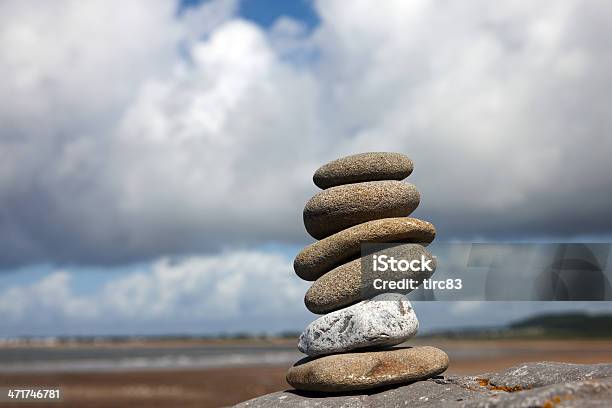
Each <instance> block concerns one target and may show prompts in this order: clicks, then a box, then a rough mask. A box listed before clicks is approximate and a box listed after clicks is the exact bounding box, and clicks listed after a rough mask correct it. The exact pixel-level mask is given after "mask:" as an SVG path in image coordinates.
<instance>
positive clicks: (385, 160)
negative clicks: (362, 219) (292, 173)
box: [312, 152, 413, 188]
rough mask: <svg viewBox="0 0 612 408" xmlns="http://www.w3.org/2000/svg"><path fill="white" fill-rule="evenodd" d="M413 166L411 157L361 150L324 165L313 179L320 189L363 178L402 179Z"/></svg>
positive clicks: (358, 181)
mask: <svg viewBox="0 0 612 408" xmlns="http://www.w3.org/2000/svg"><path fill="white" fill-rule="evenodd" d="M412 169H413V164H412V160H410V159H409V158H408V157H407V156H405V155H403V154H400V153H389V152H372V153H360V154H354V155H351V156H346V157H342V158H340V159H337V160H334V161H332V162H329V163H327V164H325V165H323V166H321V167H320V168H319V169H318V170H317V171H316V172H315V174H314V176H313V177H312V180H313V181H314V183H315V184H316V185H317V186H318V187H321V188H329V187H334V186H338V185H341V184H349V183H360V182H363V181H375V180H403V179H405V178H406V177H408V176H409V175H410V173H412Z"/></svg>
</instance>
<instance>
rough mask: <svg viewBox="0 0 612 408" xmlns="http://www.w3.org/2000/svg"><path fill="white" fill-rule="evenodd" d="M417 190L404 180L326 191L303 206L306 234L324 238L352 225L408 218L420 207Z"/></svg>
mask: <svg viewBox="0 0 612 408" xmlns="http://www.w3.org/2000/svg"><path fill="white" fill-rule="evenodd" d="M419 200H420V196H419V192H418V191H417V189H416V187H415V186H413V185H412V184H409V183H404V182H401V181H393V180H385V181H368V182H365V183H355V184H346V185H342V186H337V187H332V188H329V189H327V190H323V191H321V192H320V193H318V194H317V195H315V196H314V197H312V198H311V199H310V200H309V201H308V203H306V206H305V207H304V225H305V227H306V231H308V233H309V234H310V235H311V236H312V237H313V238H316V239H323V238H325V237H327V236H329V235H332V234H334V233H336V232H338V231H342V230H344V229H346V228H349V227H352V226H353V225H357V224H361V223H364V222H367V221H372V220H377V219H381V218H393V217H403V216H407V215H409V214H410V213H411V212H412V211H414V210H415V209H416V208H417V206H418V205H419Z"/></svg>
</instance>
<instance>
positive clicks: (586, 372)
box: [236, 362, 612, 408]
mask: <svg viewBox="0 0 612 408" xmlns="http://www.w3.org/2000/svg"><path fill="white" fill-rule="evenodd" d="M236 406H237V407H250V408H253V407H261V408H264V407H266V408H267V407H300V408H309V407H321V408H323V407H330V408H333V407H338V408H339V407H342V408H352V407H355V408H361V407H364V408H365V407H389V408H390V407H451V408H452V407H457V408H459V407H465V408H477V407H481V408H485V407H486V408H494V407H495V408H499V407H503V408H511V407H512V408H514V407H521V408H522V407H524V408H527V407H543V408H552V407H555V408H561V407H565V408H569V407H576V408H578V407H581V408H582V407H586V408H591V407H612V364H567V363H552V362H540V363H525V364H522V365H519V366H516V367H512V368H509V369H507V370H504V371H501V372H499V373H484V374H480V375H477V376H454V375H448V376H438V377H435V378H430V379H429V380H426V381H417V382H414V383H411V384H407V385H403V386H399V387H387V388H383V389H378V390H376V389H373V390H369V391H368V392H353V393H345V394H323V393H308V392H298V391H295V390H290V391H282V392H276V393H273V394H268V395H264V396H262V397H258V398H255V399H252V400H249V401H245V402H243V403H241V404H238V405H236Z"/></svg>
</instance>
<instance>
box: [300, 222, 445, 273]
mask: <svg viewBox="0 0 612 408" xmlns="http://www.w3.org/2000/svg"><path fill="white" fill-rule="evenodd" d="M435 236H436V229H435V227H434V226H433V225H432V224H431V223H429V222H427V221H422V220H419V219H416V218H409V217H397V218H383V219H380V220H373V221H368V222H364V223H363V224H358V225H354V226H352V227H350V228H347V229H345V230H342V231H340V232H337V233H335V234H333V235H330V236H329V237H327V238H324V239H322V240H321V241H317V242H315V243H313V244H311V245H309V246H307V247H306V248H304V249H303V250H302V252H300V253H299V254H298V255H297V257H296V258H295V261H294V262H293V269H294V270H295V273H296V274H297V275H298V276H299V277H300V278H302V279H304V280H309V281H313V280H316V279H318V278H319V277H321V276H322V275H323V274H325V273H326V272H329V271H330V270H331V269H333V268H335V267H337V266H339V265H341V264H342V263H344V262H346V261H348V260H351V259H354V258H355V257H358V256H359V254H360V252H361V244H362V243H365V242H381V243H384V242H415V243H419V244H429V243H430V242H431V241H433V239H434V238H435Z"/></svg>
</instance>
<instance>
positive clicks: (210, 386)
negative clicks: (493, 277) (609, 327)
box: [0, 340, 612, 407]
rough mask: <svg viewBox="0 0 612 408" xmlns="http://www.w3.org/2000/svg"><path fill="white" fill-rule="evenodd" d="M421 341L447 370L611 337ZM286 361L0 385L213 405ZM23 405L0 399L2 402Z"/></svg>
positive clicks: (548, 355) (258, 389)
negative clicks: (440, 354)
mask: <svg viewBox="0 0 612 408" xmlns="http://www.w3.org/2000/svg"><path fill="white" fill-rule="evenodd" d="M427 343H429V344H432V345H435V346H438V347H440V348H442V349H444V350H446V351H447V352H448V354H449V355H450V357H451V366H450V368H449V370H448V371H447V373H455V374H479V373H483V372H487V371H497V370H501V369H504V368H507V367H510V366H513V365H517V364H520V363H522V362H527V361H542V360H546V361H563V362H572V363H604V362H612V342H610V341H609V340H604V341H591V340H537V341H534V340H502V341H499V340H495V341H492V340H482V341H460V340H439V341H436V340H428V341H427ZM412 344H414V342H413V343H412ZM143 347H145V346H144V345H143ZM283 347H284V346H283ZM290 364H291V363H290V362H287V363H282V364H258V365H242V366H241V365H237V366H232V367H212V368H204V369H201V368H191V369H169V368H168V369H143V370H137V369H131V370H111V371H105V372H92V371H85V372H78V371H77V372H74V371H72V372H71V371H62V372H53V371H45V372H14V373H6V372H5V373H2V374H0V386H3V387H17V386H22V387H23V386H30V387H58V386H59V387H61V389H62V392H63V395H64V399H63V401H62V402H61V403H58V404H57V405H56V406H66V407H177V406H180V407H219V406H227V405H231V404H235V403H237V402H240V401H244V400H247V399H249V398H253V397H256V396H259V395H262V394H266V393H270V392H274V391H279V390H283V389H288V388H289V387H288V385H287V384H286V383H285V379H284V376H285V372H286V370H287V368H288V367H289V366H290ZM28 405H30V404H24V403H18V404H12V405H11V404H2V406H3V407H5V406H6V407H9V406H15V407H26V406H28ZM54 405H55V404H54ZM31 406H38V407H40V406H41V405H40V404H31Z"/></svg>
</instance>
